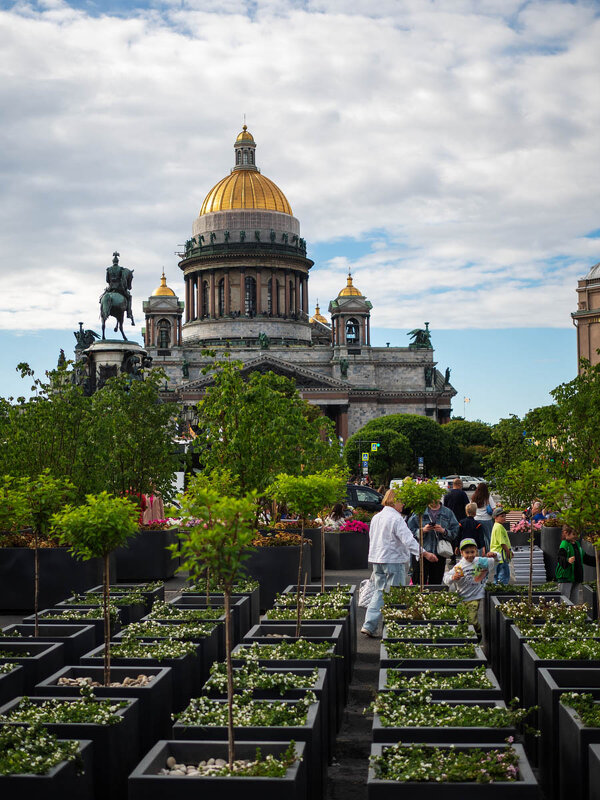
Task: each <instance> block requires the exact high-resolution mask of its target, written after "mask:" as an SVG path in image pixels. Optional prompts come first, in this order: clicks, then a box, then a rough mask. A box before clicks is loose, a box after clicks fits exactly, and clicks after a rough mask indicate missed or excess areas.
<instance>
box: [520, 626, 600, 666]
mask: <svg viewBox="0 0 600 800" xmlns="http://www.w3.org/2000/svg"><path fill="white" fill-rule="evenodd" d="M530 647H531V649H532V650H533V652H534V653H535V654H536V655H537V656H538V657H539V658H542V659H544V660H557V659H561V660H562V659H565V660H571V661H572V660H574V659H581V660H584V659H590V660H593V661H597V660H598V659H600V641H598V640H596V639H579V638H577V632H575V633H574V637H573V638H572V639H551V640H550V641H541V640H540V641H533V642H531V643H530Z"/></svg>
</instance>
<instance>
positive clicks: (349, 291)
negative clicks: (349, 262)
mask: <svg viewBox="0 0 600 800" xmlns="http://www.w3.org/2000/svg"><path fill="white" fill-rule="evenodd" d="M362 296H363V295H362V292H360V291H359V290H358V289H357V288H356V286H353V285H352V275H351V274H350V273H348V280H347V282H346V285H345V286H344V288H343V289H342V291H341V292H340V293H339V294H338V297H362Z"/></svg>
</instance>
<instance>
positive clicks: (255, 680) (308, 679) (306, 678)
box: [204, 661, 319, 694]
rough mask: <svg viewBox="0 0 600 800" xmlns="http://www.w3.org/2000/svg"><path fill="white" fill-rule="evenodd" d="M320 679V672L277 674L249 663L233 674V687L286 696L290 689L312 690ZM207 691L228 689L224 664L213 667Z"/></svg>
mask: <svg viewBox="0 0 600 800" xmlns="http://www.w3.org/2000/svg"><path fill="white" fill-rule="evenodd" d="M318 677H319V670H318V669H317V668H315V669H313V670H306V671H305V672H304V674H298V672H277V671H276V670H269V669H267V668H266V667H261V666H260V665H259V664H257V663H256V662H252V661H249V662H247V663H246V664H244V665H243V666H241V667H238V668H237V669H236V670H234V672H233V687H234V689H236V690H252V691H253V690H255V689H272V690H274V691H276V692H279V694H284V693H285V692H286V691H288V689H312V688H313V687H314V686H315V683H316V681H317V679H318ZM204 689H206V690H207V691H210V690H215V691H218V692H224V691H225V690H226V689H227V670H226V667H225V664H224V663H223V662H218V663H215V664H213V665H212V667H211V670H210V678H209V679H208V681H207V682H206V683H205V684H204Z"/></svg>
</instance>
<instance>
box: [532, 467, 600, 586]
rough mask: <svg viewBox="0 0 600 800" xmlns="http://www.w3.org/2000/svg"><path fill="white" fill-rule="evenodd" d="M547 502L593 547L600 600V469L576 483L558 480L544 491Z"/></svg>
mask: <svg viewBox="0 0 600 800" xmlns="http://www.w3.org/2000/svg"><path fill="white" fill-rule="evenodd" d="M541 496H542V498H543V500H544V503H546V504H547V505H550V506H551V507H552V508H555V509H557V510H558V511H559V514H560V518H561V519H562V520H563V521H564V522H565V523H566V524H567V525H569V526H570V527H572V528H574V529H575V530H576V531H578V532H579V533H580V534H581V535H583V537H584V538H585V539H587V541H589V542H591V543H592V544H593V546H594V551H595V554H596V596H597V597H598V598H600V468H599V467H596V468H595V469H593V470H590V472H588V473H587V475H584V476H583V477H582V478H580V479H579V480H576V481H571V480H569V479H568V478H559V479H556V480H554V481H552V482H551V483H547V484H545V485H544V486H543V488H542V490H541Z"/></svg>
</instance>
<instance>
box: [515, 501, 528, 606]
mask: <svg viewBox="0 0 600 800" xmlns="http://www.w3.org/2000/svg"><path fill="white" fill-rule="evenodd" d="M533 502H534V501H533V500H532V501H531V519H530V521H529V586H528V587H527V602H528V603H529V605H533V542H534V535H533ZM509 563H510V562H509Z"/></svg>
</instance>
